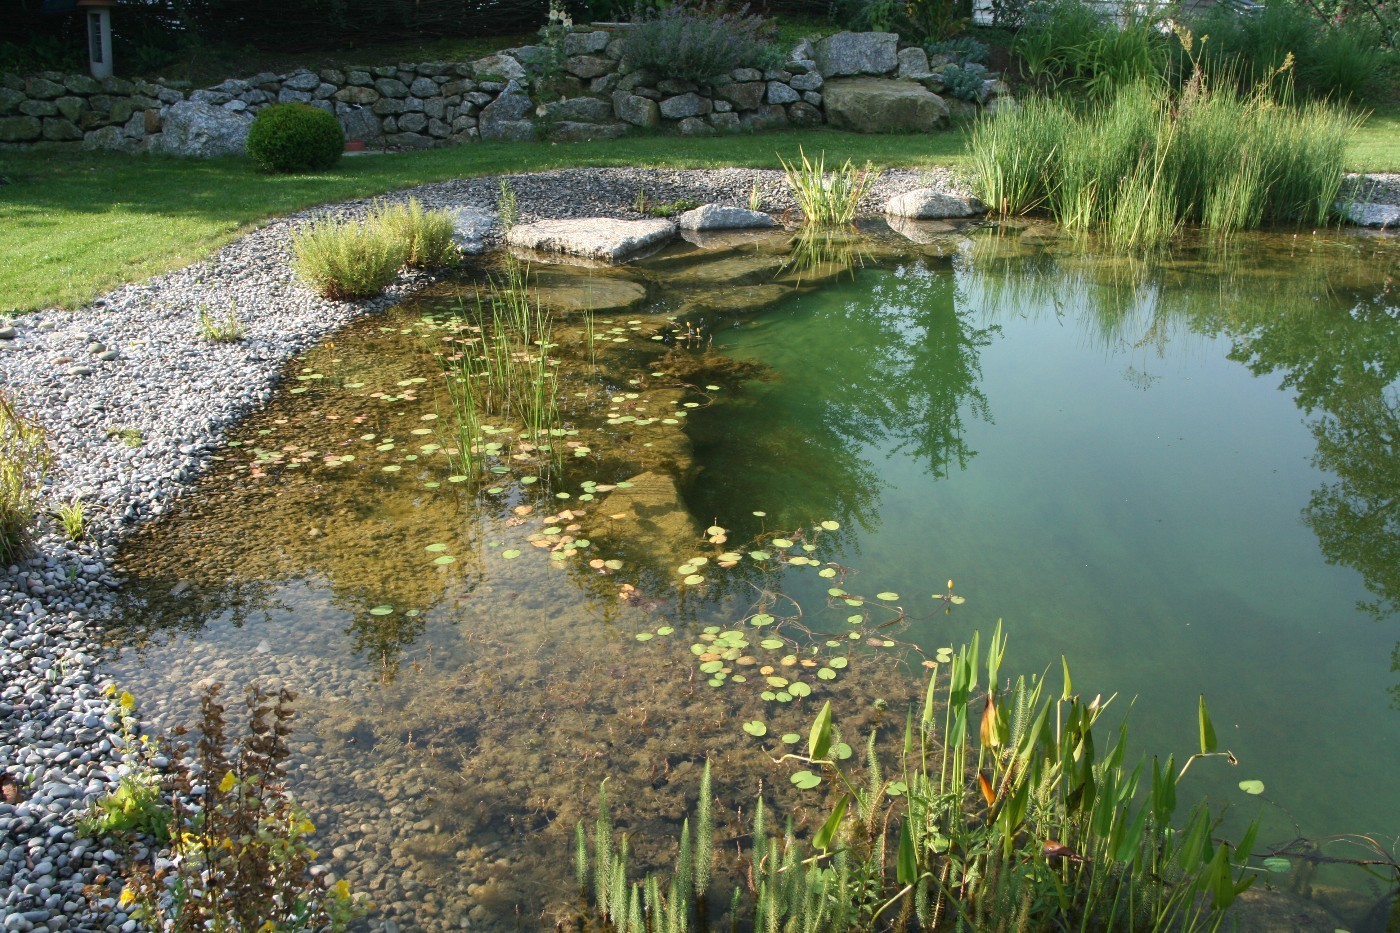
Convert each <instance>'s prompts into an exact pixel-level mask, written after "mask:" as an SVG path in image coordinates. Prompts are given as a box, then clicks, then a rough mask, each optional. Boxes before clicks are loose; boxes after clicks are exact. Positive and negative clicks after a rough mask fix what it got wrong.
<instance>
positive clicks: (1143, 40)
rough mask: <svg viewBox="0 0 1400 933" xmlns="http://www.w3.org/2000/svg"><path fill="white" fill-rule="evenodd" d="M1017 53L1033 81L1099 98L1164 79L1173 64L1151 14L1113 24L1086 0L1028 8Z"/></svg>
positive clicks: (1053, 0)
mask: <svg viewBox="0 0 1400 933" xmlns="http://www.w3.org/2000/svg"><path fill="white" fill-rule="evenodd" d="M1013 48H1014V50H1015V52H1016V54H1017V55H1019V56H1020V57H1021V62H1022V66H1023V68H1024V69H1025V72H1026V75H1027V77H1029V78H1031V79H1032V80H1035V81H1038V82H1039V83H1041V84H1042V85H1044V86H1046V87H1048V88H1050V89H1065V90H1072V91H1077V92H1082V93H1088V94H1089V95H1091V96H1095V97H1098V98H1100V99H1102V98H1104V97H1107V96H1108V95H1109V94H1110V93H1111V92H1112V91H1113V90H1114V89H1115V88H1118V87H1123V86H1124V85H1127V84H1132V83H1134V82H1138V81H1161V80H1165V77H1166V74H1167V70H1168V67H1169V65H1170V54H1169V47H1168V43H1167V39H1166V37H1165V36H1163V34H1162V33H1161V31H1160V30H1159V29H1158V23H1157V18H1156V17H1155V16H1153V15H1152V11H1151V10H1149V11H1147V12H1146V13H1143V14H1132V15H1128V16H1127V18H1126V19H1125V20H1124V21H1123V22H1122V23H1115V22H1113V21H1112V20H1110V19H1108V18H1106V17H1104V16H1102V15H1101V14H1100V13H1099V12H1098V11H1097V10H1096V9H1094V8H1093V7H1091V6H1089V5H1088V4H1086V3H1084V2H1082V0H1042V2H1035V3H1031V4H1028V5H1027V7H1026V22H1025V25H1024V26H1023V27H1022V28H1021V31H1020V32H1019V33H1017V36H1016V41H1015V44H1014V46H1013Z"/></svg>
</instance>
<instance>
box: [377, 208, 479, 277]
mask: <svg viewBox="0 0 1400 933" xmlns="http://www.w3.org/2000/svg"><path fill="white" fill-rule="evenodd" d="M366 223H368V224H370V225H371V226H377V227H379V228H380V229H381V230H382V231H384V232H385V233H386V234H388V235H389V236H392V237H394V238H396V239H398V240H399V241H401V242H402V243H403V245H404V265H406V266H408V267H409V268H410V269H436V268H440V267H442V266H446V265H448V264H449V263H451V262H452V261H453V260H455V259H456V258H457V247H456V245H455V244H454V243H453V242H452V233H453V217H452V214H451V213H449V212H448V211H433V210H425V209H424V208H423V202H421V201H419V200H418V199H417V198H409V199H408V201H407V202H406V203H403V204H379V205H376V206H375V208H374V209H373V210H372V211H370V214H369V217H368V218H367V219H366Z"/></svg>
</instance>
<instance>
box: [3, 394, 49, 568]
mask: <svg viewBox="0 0 1400 933" xmlns="http://www.w3.org/2000/svg"><path fill="white" fill-rule="evenodd" d="M52 464H53V457H52V455H51V453H50V451H49V446H48V432H46V431H45V430H44V428H43V426H42V425H40V424H39V422H37V421H35V420H33V419H32V418H29V417H27V416H26V415H24V414H22V413H20V412H19V411H18V410H17V409H16V408H15V406H14V404H13V403H12V402H11V401H10V399H9V398H8V397H6V395H5V394H4V393H3V392H0V562H5V563H8V562H9V561H10V560H11V559H12V558H14V557H17V556H19V555H20V554H22V553H23V552H24V551H25V549H26V548H27V547H28V546H29V541H30V524H31V522H33V520H34V516H35V514H36V513H37V510H38V496H39V491H40V489H42V488H43V480H44V475H45V473H47V471H48V469H49V467H50V466H52Z"/></svg>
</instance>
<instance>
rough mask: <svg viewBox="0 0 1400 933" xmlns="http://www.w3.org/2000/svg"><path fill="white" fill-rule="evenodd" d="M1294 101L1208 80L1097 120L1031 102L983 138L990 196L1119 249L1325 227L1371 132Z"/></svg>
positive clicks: (1139, 90)
mask: <svg viewBox="0 0 1400 933" xmlns="http://www.w3.org/2000/svg"><path fill="white" fill-rule="evenodd" d="M1183 41H1186V42H1189V37H1187V38H1186V39H1184V40H1183ZM1274 80H1283V81H1286V80H1287V74H1286V71H1281V72H1279V73H1277V74H1276V75H1275V76H1274ZM1284 98H1285V100H1284V101H1283V102H1281V101H1280V99H1279V95H1278V94H1276V93H1274V92H1272V91H1271V90H1270V86H1269V84H1268V83H1264V84H1260V85H1259V86H1257V87H1255V88H1254V90H1252V91H1250V92H1241V91H1240V90H1239V89H1238V85H1237V83H1236V82H1233V81H1221V82H1218V83H1215V84H1212V82H1210V81H1209V80H1208V79H1207V77H1206V76H1205V74H1203V73H1202V72H1201V71H1200V70H1199V69H1198V70H1197V71H1196V73H1195V75H1194V76H1193V78H1192V79H1191V80H1190V81H1189V82H1187V84H1186V85H1185V86H1184V87H1183V88H1182V89H1180V90H1172V89H1170V88H1167V87H1165V86H1163V85H1161V84H1147V83H1139V84H1133V85H1129V86H1127V87H1124V88H1121V89H1119V90H1118V91H1117V92H1116V93H1115V94H1114V95H1113V96H1112V97H1111V98H1110V99H1109V100H1107V101H1106V102H1104V103H1098V104H1090V105H1089V106H1088V107H1087V108H1084V109H1076V107H1075V106H1074V105H1072V104H1070V103H1067V102H1065V101H1062V100H1053V99H1046V98H1037V99H1030V100H1028V101H1026V102H1025V105H1024V106H1022V107H1021V108H1020V109H1019V110H1017V111H1001V112H999V113H998V114H997V115H996V117H995V118H993V119H991V120H988V121H985V122H983V123H981V124H979V125H978V126H977V128H976V129H975V130H974V131H973V136H972V143H971V158H972V163H973V169H974V172H975V174H976V176H977V179H978V184H979V186H980V189H981V190H980V191H979V194H980V196H981V197H982V199H983V200H984V201H985V202H986V203H987V204H988V205H989V206H990V207H991V209H992V211H993V212H994V213H999V214H1002V215H1016V214H1025V213H1029V212H1031V211H1045V212H1047V213H1049V214H1050V215H1051V216H1052V217H1054V219H1055V220H1056V221H1058V222H1059V223H1060V224H1062V225H1063V226H1065V227H1066V228H1067V229H1068V230H1069V231H1070V232H1071V233H1073V234H1075V235H1085V234H1090V233H1094V234H1097V235H1099V237H1100V238H1101V240H1102V241H1104V242H1105V243H1106V245H1108V246H1110V247H1111V248H1116V249H1134V248H1141V247H1151V246H1157V245H1161V244H1163V243H1165V242H1167V241H1168V240H1170V239H1171V238H1172V237H1173V236H1174V235H1175V234H1176V233H1177V232H1178V230H1179V229H1180V228H1181V226H1182V225H1184V224H1199V225H1201V226H1203V227H1205V228H1207V229H1208V230H1211V231H1212V232H1214V233H1216V234H1219V235H1220V236H1229V235H1230V234H1232V233H1235V232H1237V231H1240V230H1248V229H1253V228H1256V227H1260V226H1263V225H1265V224H1299V225H1321V224H1325V223H1326V222H1327V220H1328V218H1329V216H1330V214H1331V212H1332V209H1333V204H1334V203H1335V201H1336V199H1337V195H1338V192H1339V190H1340V188H1341V183H1342V165H1343V161H1342V160H1343V157H1344V154H1345V152H1346V145H1347V141H1348V139H1349V138H1350V136H1351V134H1352V133H1353V132H1354V131H1355V130H1356V128H1357V126H1358V124H1359V120H1358V118H1357V117H1355V116H1353V115H1349V114H1347V113H1346V112H1344V111H1342V110H1341V109H1339V108H1337V107H1335V106H1331V105H1328V104H1326V103H1323V102H1317V101H1310V102H1307V103H1304V104H1301V105H1292V104H1290V103H1288V102H1287V101H1286V98H1287V95H1284Z"/></svg>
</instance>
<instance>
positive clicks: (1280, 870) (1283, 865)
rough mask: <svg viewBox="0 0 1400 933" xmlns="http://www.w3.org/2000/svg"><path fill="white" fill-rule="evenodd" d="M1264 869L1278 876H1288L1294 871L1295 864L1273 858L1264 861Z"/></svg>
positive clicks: (1283, 859)
mask: <svg viewBox="0 0 1400 933" xmlns="http://www.w3.org/2000/svg"><path fill="white" fill-rule="evenodd" d="M1264 868H1265V870H1267V871H1271V872H1273V873H1274V874H1276V875H1286V874H1287V873H1288V872H1290V871H1292V870H1293V863H1292V862H1290V861H1289V860H1288V859H1286V858H1280V857H1278V856H1273V857H1271V858H1266V859H1264Z"/></svg>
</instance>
